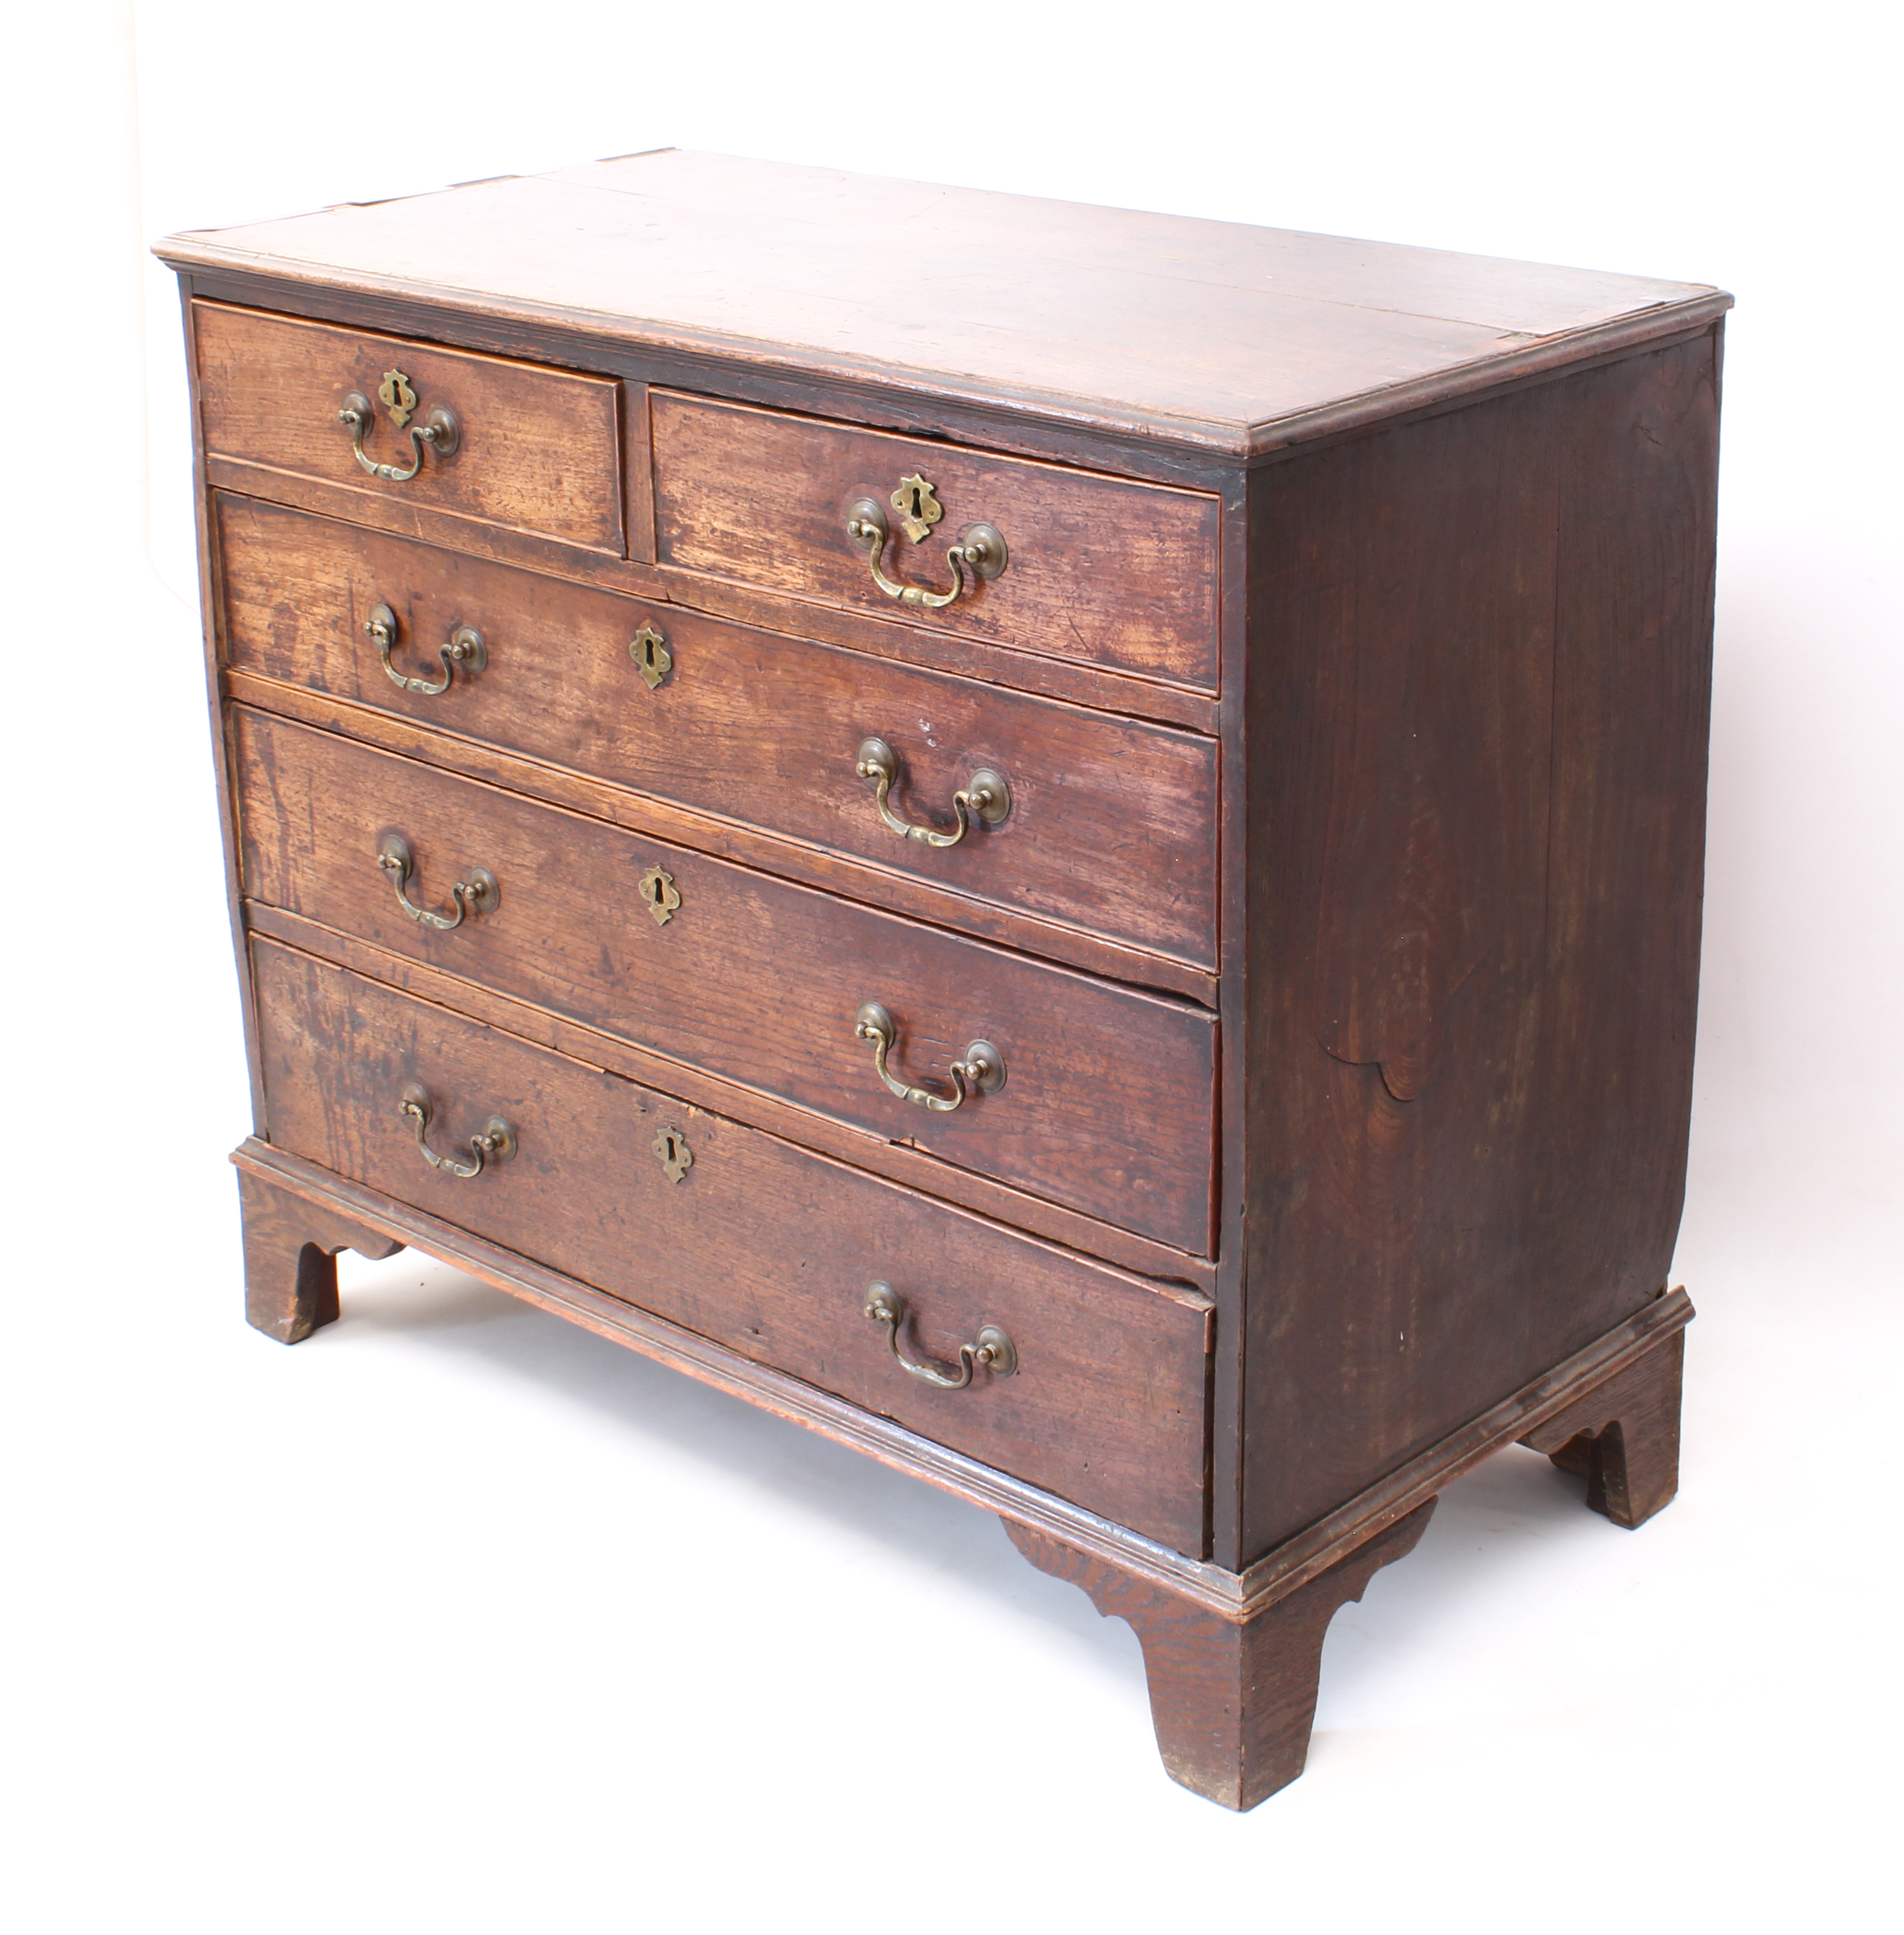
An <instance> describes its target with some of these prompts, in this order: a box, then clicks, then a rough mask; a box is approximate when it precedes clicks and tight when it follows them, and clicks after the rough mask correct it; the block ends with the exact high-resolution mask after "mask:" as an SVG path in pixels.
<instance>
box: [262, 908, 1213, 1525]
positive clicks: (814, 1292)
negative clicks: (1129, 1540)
mask: <svg viewBox="0 0 1904 1935" xmlns="http://www.w3.org/2000/svg"><path fill="white" fill-rule="evenodd" d="M252 959H253V964H254V973H255V979H256V985H257V989H258V1015H259V1028H260V1035H261V1058H262V1063H263V1067H264V1082H265V1088H266V1092H267V1100H268V1105H269V1110H270V1137H271V1140H272V1142H273V1143H274V1144H275V1145H276V1146H278V1147H280V1148H281V1149H287V1150H289V1151H290V1152H292V1153H293V1154H295V1155H300V1156H303V1157H304V1158H307V1159H308V1160H310V1161H313V1162H316V1163H319V1164H322V1165H323V1166H324V1167H325V1168H327V1169H330V1170H334V1171H336V1172H337V1173H339V1174H340V1175H343V1176H348V1177H349V1178H350V1179H352V1180H353V1181H355V1182H360V1183H363V1184H365V1185H367V1186H369V1187H370V1188H373V1189H376V1190H379V1191H382V1192H384V1193H385V1194H387V1195H389V1196H392V1197H396V1198H397V1199H398V1200H400V1201H403V1202H405V1203H410V1204H413V1205H414V1206H416V1208H418V1209H422V1210H424V1211H426V1212H428V1213H429V1214H431V1215H436V1216H439V1217H441V1218H443V1220H444V1221H446V1222H449V1223H453V1224H455V1225H457V1226H458V1227H459V1228H462V1229H466V1230H470V1231H471V1232H472V1233H475V1234H476V1235H479V1236H483V1237H485V1238H487V1239H489V1240H490V1241H491V1242H497V1243H500V1244H502V1245H505V1246H506V1248H509V1249H512V1250H514V1251H518V1253H519V1254H522V1255H524V1256H527V1257H532V1258H533V1259H534V1260H536V1261H538V1262H540V1263H546V1264H547V1265H549V1266H551V1267H552V1268H555V1269H559V1270H561V1271H563V1272H566V1273H567V1275H570V1276H573V1277H576V1278H579V1279H580V1280H581V1281H583V1282H585V1283H588V1284H592V1285H593V1286H594V1287H596V1288H597V1289H598V1290H601V1291H606V1292H607V1293H608V1294H610V1295H612V1296H615V1297H621V1298H623V1299H624V1300H627V1302H629V1303H634V1304H637V1305H639V1306H641V1307H642V1309H646V1310H649V1311H652V1312H654V1313H655V1314H657V1315H660V1316H662V1317H665V1318H669V1319H670V1320H671V1321H673V1322H675V1323H677V1324H682V1325H685V1327H688V1329H690V1330H694V1331H696V1332H697V1333H700V1335H702V1336H707V1337H711V1338H713V1339H715V1340H717V1341H718V1342H721V1343H722V1344H724V1345H727V1346H729V1347H730V1348H732V1349H733V1350H735V1351H738V1352H739V1353H740V1354H741V1355H742V1356H743V1357H748V1358H750V1359H751V1360H754V1361H755V1362H757V1363H763V1364H768V1365H771V1366H774V1367H775V1368H776V1369H780V1370H783V1371H787V1372H791V1373H792V1374H793V1375H795V1376H796V1377H799V1378H805V1379H806V1380H807V1381H808V1382H810V1383H812V1384H818V1385H819V1386H821V1387H822V1388H824V1389H825V1390H830V1391H833V1392H835V1393H838V1394H839V1396H842V1397H845V1398H847V1399H851V1401H852V1402H854V1403H856V1404H859V1405H863V1406H864V1407H865V1408H866V1409H868V1410H869V1411H877V1412H878V1413H880V1414H882V1415H884V1416H886V1417H892V1418H894V1419H896V1420H898V1421H899V1423H902V1424H904V1425H905V1426H908V1427H909V1428H910V1429H912V1430H914V1431H917V1432H921V1433H923V1435H926V1436H928V1437H930V1438H935V1439H936V1440H938V1441H939V1442H940V1443H941V1444H949V1445H950V1446H952V1447H954V1448H955V1449H956V1450H960V1451H963V1452H965V1453H966V1454H969V1455H970V1456H972V1457H976V1458H979V1459H982V1460H984V1461H985V1462H986V1463H988V1464H991V1465H995V1466H999V1467H1000V1468H1001V1469H1004V1470H1006V1471H1008V1472H1013V1473H1015V1474H1016V1475H1017V1476H1019V1477H1020V1478H1024V1479H1026V1480H1027V1481H1029V1482H1030V1483H1032V1484H1035V1485H1038V1486H1041V1487H1044V1489H1045V1490H1048V1491H1052V1492H1055V1493H1058V1494H1059V1495H1060V1496H1062V1497H1065V1498H1068V1499H1074V1500H1075V1501H1076V1502H1077V1503H1078V1504H1080V1505H1085V1506H1088V1507H1089V1508H1090V1509H1091V1510H1093V1511H1098V1512H1101V1513H1102V1514H1105V1516H1106V1517H1110V1518H1112V1519H1114V1520H1118V1521H1119V1522H1120V1523H1123V1524H1126V1525H1129V1526H1132V1527H1133V1528H1135V1529H1136V1530H1138V1531H1139V1532H1144V1534H1146V1535H1147V1536H1149V1537H1150V1538H1154V1539H1157V1540H1159V1541H1162V1542H1163V1543H1164V1544H1168V1545H1171V1546H1174V1547H1177V1549H1179V1550H1183V1551H1187V1552H1191V1553H1196V1552H1198V1551H1199V1550H1201V1541H1202V1532H1203V1484H1204V1363H1205V1339H1206V1335H1207V1323H1208V1314H1207V1311H1206V1310H1204V1309H1202V1308H1201V1307H1198V1303H1197V1301H1196V1300H1195V1299H1194V1298H1193V1297H1191V1296H1190V1295H1189V1294H1187V1293H1186V1294H1183V1296H1177V1295H1174V1294H1171V1293H1170V1292H1168V1291H1160V1290H1159V1289H1157V1288H1155V1287H1150V1286H1147V1285H1145V1284H1141V1283H1140V1282H1138V1281H1137V1280H1136V1279H1135V1278H1130V1277H1128V1276H1126V1275H1123V1273H1122V1272H1119V1271H1117V1270H1114V1269H1110V1268H1108V1267H1107V1266H1102V1265H1099V1264H1093V1263H1087V1262H1086V1261H1084V1260H1082V1259H1080V1258H1079V1257H1075V1256H1073V1255H1071V1254H1068V1253H1067V1252H1065V1251H1058V1250H1054V1249H1050V1248H1047V1247H1046V1246H1045V1245H1043V1244H1041V1243H1038V1242H1033V1241H1032V1240H1031V1239H1029V1238H1026V1237H1023V1236H1017V1235H1014V1234H1013V1233H1011V1232H1009V1231H1007V1230H1003V1229H1002V1228H1000V1227H999V1226H998V1225H996V1224H990V1223H986V1222H983V1221H980V1220H979V1219H978V1218H974V1217H971V1216H967V1215H963V1214H962V1213H960V1212H957V1211H956V1210H952V1209H947V1208H945V1207H944V1206H942V1205H941V1204H938V1203H932V1202H931V1201H929V1200H927V1199H926V1198H925V1197H920V1196H917V1195H915V1194H913V1193H912V1192H911V1191H909V1190H905V1189H902V1188H897V1187H896V1186H895V1185H891V1184H889V1183H885V1182H879V1181H878V1180H876V1179H873V1178H872V1177H869V1176H864V1175H862V1174H861V1173H859V1172H858V1171H857V1170H850V1169H847V1168H844V1167H841V1166H840V1165H839V1164H835V1163H832V1162H829V1161H827V1160H826V1159H825V1158H822V1157H819V1156H815V1155H809V1154H808V1153H807V1152H805V1151H802V1150H799V1149H795V1148H793V1146H791V1145H790V1144H788V1143H783V1142H781V1141H779V1140H777V1139H776V1138H775V1137H771V1136H766V1135H763V1134H760V1133H759V1132H758V1131H754V1130H751V1129H748V1128H745V1127H742V1126H741V1125H740V1124H737V1123H735V1122H732V1121H727V1120H724V1119H723V1118H720V1117H718V1116H713V1115H706V1114H704V1113H703V1112H699V1111H697V1110H693V1109H688V1108H687V1107H686V1106H684V1105H683V1104H682V1103H678V1102H676V1101H674V1100H670V1099H669V1097H666V1096H665V1095H663V1094H657V1093H655V1092H654V1091H651V1090H648V1089H645V1088H639V1087H638V1086H636V1085H635V1084H634V1083H633V1082H627V1081H625V1080H624V1079H621V1077H619V1076H613V1075H606V1074H603V1073H601V1072H600V1070H596V1069H593V1068H589V1067H585V1066H584V1065H583V1064H581V1063H579V1062H576V1061H570V1060H569V1059H567V1058H566V1057H564V1056H562V1055H557V1054H555V1053H553V1052H551V1051H549V1050H548V1049H542V1048H538V1047H535V1046H531V1045H530V1044H529V1043H526V1042H524V1041H521V1040H518V1038H517V1037H514V1036H512V1035H507V1034H501V1033H500V1032H499V1031H496V1030H494V1029H492V1028H485V1027H484V1026H483V1025H482V1024H481V1023H479V1022H473V1021H469V1020H467V1019H464V1018H463V1017H462V1016H457V1015H453V1014H451V1013H448V1012H447V1011H446V1010H443V1009H441V1008H438V1007H434V1006H432V1005H431V1004H428V1003H425V1002H422V1001H416V1000H413V999H412V998H410V997H409V996H407V995H401V994H399V993H397V992H395V991H394V990H393V989H388V988H385V987H383V986H379V984H377V983H373V982H370V981H367V980H363V979H361V977H358V976H356V975H355V974H350V973H349V972H347V971H345V970H343V969H341V968H332V967H329V966H326V965H325V964H321V963H319V962H318V961H313V960H312V959H311V958H310V957H308V956H307V955H303V954H300V953H298V952H293V951H292V950H291V949H286V948H283V947H280V946H275V945H274V944H273V943H270V942H268V941H265V940H254V942H253V943H252ZM413 1085H414V1089H420V1090H421V1091H422V1093H423V1095H424V1097H425V1098H426V1106H427V1107H428V1109H429V1112H430V1120H429V1121H428V1124H427V1126H426V1127H425V1136H426V1137H427V1139H428V1141H429V1142H430V1143H431V1145H432V1146H434V1148H435V1149H436V1150H437V1152H438V1153H439V1154H440V1155H445V1156H446V1157H448V1158H450V1159H451V1160H452V1161H455V1160H458V1159H459V1158H460V1159H461V1162H462V1163H463V1164H464V1166H465V1167H467V1166H470V1162H471V1155H470V1148H469V1138H470V1137H471V1136H473V1135H475V1134H479V1133H481V1132H482V1130H483V1128H484V1127H485V1124H487V1123H488V1121H490V1119H491V1118H492V1117H494V1118H501V1119H503V1120H504V1121H506V1122H507V1123H508V1124H509V1126H510V1128H511V1129H512V1131H513V1133H514V1135H515V1139H516V1146H515V1151H514V1153H513V1154H512V1155H511V1156H510V1157H509V1159H508V1160H506V1161H503V1162H501V1163H500V1164H498V1163H495V1162H489V1163H487V1164H485V1167H483V1169H482V1171H481V1172H480V1173H478V1174H476V1175H475V1176H454V1175H452V1174H449V1173H446V1171H444V1170H439V1169H435V1168H433V1167H431V1166H430V1165H429V1164H428V1162H427V1161H425V1158H423V1156H422V1155H421V1153H420V1152H419V1149H418V1147H417V1144H416V1128H417V1126H418V1124H417V1121H416V1118H415V1117H414V1116H411V1117H406V1116H405V1115H404V1114H403V1097H404V1095H405V1093H406V1090H412V1091H413ZM669 1136H672V1137H674V1138H675V1140H674V1143H673V1144H672V1147H670V1146H669V1143H667V1140H666V1139H667V1138H668V1137H669ZM657 1143H658V1144H659V1145H660V1149H659V1152H657ZM683 1143H685V1146H686V1147H685V1154H686V1155H687V1156H688V1158H691V1161H689V1162H688V1166H687V1167H685V1168H683V1167H682V1154H683V1150H682V1144H683ZM667 1155H671V1156H672V1161H673V1164H674V1173H671V1172H670V1170H669V1168H668V1167H664V1165H663V1156H667ZM875 1282H884V1283H885V1284H887V1285H889V1286H890V1288H891V1289H892V1291H893V1292H894V1293H895V1294H896V1295H897V1296H898V1297H899V1298H900V1299H901V1300H902V1303H903V1305H904V1306H905V1318H904V1321H903V1322H902V1326H901V1329H900V1333H899V1336H900V1341H901V1342H902V1345H903V1347H904V1348H905V1350H906V1351H907V1353H908V1355H910V1356H911V1357H914V1359H915V1360H923V1361H925V1362H926V1363H936V1364H938V1365H941V1366H952V1367H954V1368H957V1366H959V1365H960V1357H959V1354H958V1347H959V1345H960V1344H961V1343H966V1342H973V1341H975V1340H976V1339H977V1338H978V1333H979V1332H980V1331H981V1330H982V1329H983V1328H984V1327H986V1326H988V1325H990V1326H996V1327H997V1328H999V1330H1002V1331H1003V1332H1004V1333H1005V1335H1006V1336H1008V1338H1009V1339H1010V1341H1011V1345H1012V1347H1013V1349H1014V1352H1015V1354H1016V1358H1017V1367H1016V1369H1014V1372H1013V1373H1012V1374H1011V1375H1009V1376H1005V1377H999V1376H996V1375H992V1374H991V1373H990V1372H988V1371H987V1370H985V1369H980V1370H978V1372H976V1374H975V1376H974V1378H973V1379H972V1382H971V1383H970V1384H969V1385H968V1386H967V1387H965V1388H964V1389H963V1390H942V1389H938V1388H935V1387H932V1386H931V1385H929V1384H925V1383H923V1382H920V1381H918V1380H917V1379H915V1378H913V1377H912V1376H911V1375H908V1373H907V1372H905V1370H904V1369H902V1367H901V1366H899V1364H898V1363H896V1362H895V1361H894V1360H893V1355H892V1353H891V1350H890V1345H889V1344H888V1342H887V1332H886V1330H885V1329H884V1327H882V1326H881V1324H878V1323H876V1322H875V1321H872V1320H870V1319H869V1318H867V1316H866V1315H865V1307H866V1294H867V1291H868V1289H869V1286H870V1285H871V1284H873V1283H875Z"/></svg>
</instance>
